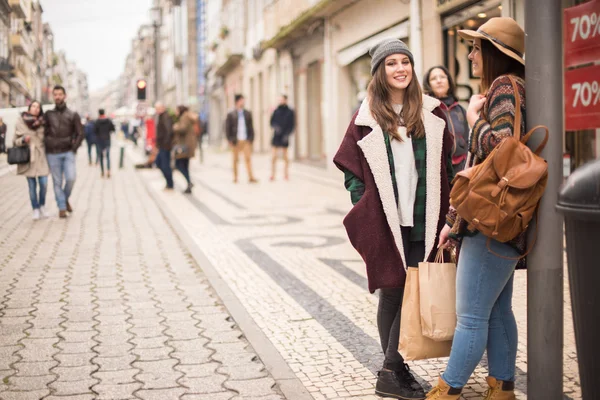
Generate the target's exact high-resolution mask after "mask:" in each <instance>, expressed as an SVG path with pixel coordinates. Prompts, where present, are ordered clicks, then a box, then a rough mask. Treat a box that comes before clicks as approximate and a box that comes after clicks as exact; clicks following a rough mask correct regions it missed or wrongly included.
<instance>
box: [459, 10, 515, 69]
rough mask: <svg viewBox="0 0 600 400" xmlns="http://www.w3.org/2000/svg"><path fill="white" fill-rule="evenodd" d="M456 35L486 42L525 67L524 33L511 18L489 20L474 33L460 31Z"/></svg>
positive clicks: (468, 30)
mask: <svg viewBox="0 0 600 400" xmlns="http://www.w3.org/2000/svg"><path fill="white" fill-rule="evenodd" d="M458 34H459V35H460V37H462V38H463V39H467V40H474V39H481V40H487V41H489V42H491V43H492V44H493V45H494V46H496V48H497V49H498V50H500V51H501V52H503V53H504V54H506V55H507V56H509V57H510V58H513V59H515V60H517V61H518V62H520V63H521V64H523V65H525V32H524V31H523V29H521V27H520V26H519V24H517V22H516V21H515V20H514V19H512V18H507V17H496V18H491V19H490V20H489V21H487V22H486V23H485V24H483V25H481V27H480V28H479V29H477V30H476V31H473V30H470V29H462V30H459V31H458Z"/></svg>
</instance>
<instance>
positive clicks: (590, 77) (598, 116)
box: [565, 65, 600, 131]
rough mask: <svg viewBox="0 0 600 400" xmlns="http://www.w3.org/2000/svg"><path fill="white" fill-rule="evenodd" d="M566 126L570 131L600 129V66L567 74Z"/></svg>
mask: <svg viewBox="0 0 600 400" xmlns="http://www.w3.org/2000/svg"><path fill="white" fill-rule="evenodd" d="M565 126H566V128H567V130H568V131H578V130H583V129H595V128H598V127H600V65H594V66H591V67H585V68H578V69H573V70H569V71H566V72H565Z"/></svg>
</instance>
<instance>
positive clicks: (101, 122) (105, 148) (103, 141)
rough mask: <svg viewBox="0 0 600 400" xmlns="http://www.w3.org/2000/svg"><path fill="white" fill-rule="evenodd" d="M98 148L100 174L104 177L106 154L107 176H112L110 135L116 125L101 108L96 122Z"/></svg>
mask: <svg viewBox="0 0 600 400" xmlns="http://www.w3.org/2000/svg"><path fill="white" fill-rule="evenodd" d="M95 128H96V129H95V132H96V148H97V151H98V157H100V175H101V176H102V177H103V178H104V157H105V156H106V177H107V178H110V135H111V133H113V132H115V131H116V128H115V125H114V124H113V122H112V121H111V120H110V118H107V117H106V113H105V112H104V110H103V109H102V108H101V109H100V110H98V119H97V120H96V122H95Z"/></svg>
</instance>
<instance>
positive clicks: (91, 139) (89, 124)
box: [83, 114, 99, 165]
mask: <svg viewBox="0 0 600 400" xmlns="http://www.w3.org/2000/svg"><path fill="white" fill-rule="evenodd" d="M83 130H84V132H85V142H86V143H87V150H88V162H89V165H92V148H94V146H95V147H96V164H98V157H99V156H98V146H96V127H95V125H94V121H93V120H92V118H91V117H90V115H89V114H86V115H85V126H84V127H83Z"/></svg>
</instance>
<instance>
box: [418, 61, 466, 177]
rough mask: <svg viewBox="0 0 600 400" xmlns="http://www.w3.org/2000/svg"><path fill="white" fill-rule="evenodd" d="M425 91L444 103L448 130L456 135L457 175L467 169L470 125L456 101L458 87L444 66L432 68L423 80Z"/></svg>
mask: <svg viewBox="0 0 600 400" xmlns="http://www.w3.org/2000/svg"><path fill="white" fill-rule="evenodd" d="M423 91H424V92H425V94H428V95H429V96H433V97H435V98H436V99H438V100H439V101H441V102H442V104H441V105H440V108H441V109H442V110H443V111H444V113H446V119H447V120H448V128H449V129H450V132H451V133H452V135H454V146H455V149H454V154H453V155H452V166H453V168H454V173H455V174H456V173H458V172H460V171H462V170H463V169H464V168H465V162H466V161H467V147H468V142H469V124H468V123H467V112H466V111H465V109H464V108H463V107H462V106H461V105H460V104H459V103H458V100H457V99H456V94H455V91H456V85H455V84H454V80H453V79H452V77H451V76H450V72H449V71H448V69H447V68H446V67H444V66H442V65H438V66H436V67H433V68H430V69H429V71H427V73H426V74H425V78H424V79H423Z"/></svg>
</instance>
